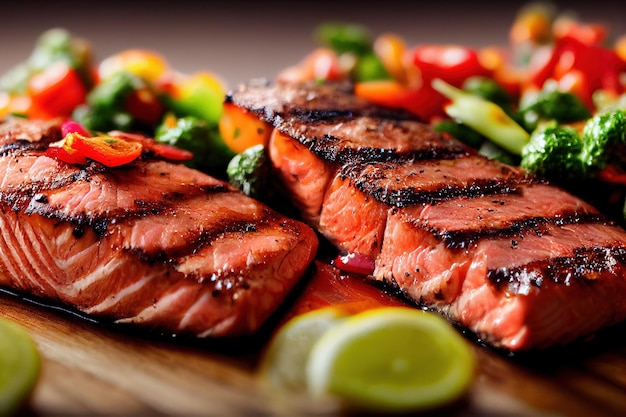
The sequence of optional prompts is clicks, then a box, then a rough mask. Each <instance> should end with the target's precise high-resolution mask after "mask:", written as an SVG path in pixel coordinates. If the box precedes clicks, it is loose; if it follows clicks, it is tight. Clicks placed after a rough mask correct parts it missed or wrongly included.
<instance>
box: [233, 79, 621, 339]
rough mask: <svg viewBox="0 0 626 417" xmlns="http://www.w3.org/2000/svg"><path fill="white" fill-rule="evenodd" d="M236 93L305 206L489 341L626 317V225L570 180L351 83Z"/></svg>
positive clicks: (589, 331) (374, 273)
mask: <svg viewBox="0 0 626 417" xmlns="http://www.w3.org/2000/svg"><path fill="white" fill-rule="evenodd" d="M227 102H230V103H234V105H237V106H239V107H240V108H242V109H244V111H247V112H249V113H252V114H254V115H256V117H258V118H260V119H262V120H264V121H265V122H267V123H268V125H269V127H270V128H272V129H273V132H272V135H271V138H270V139H269V143H268V144H267V150H268V154H269V156H270V159H271V163H272V167H273V170H274V175H275V176H276V177H277V178H278V179H279V182H280V184H281V185H280V186H281V187H282V188H283V189H285V190H287V193H286V195H288V196H289V197H290V198H291V200H292V202H293V205H294V206H295V207H297V209H298V213H300V215H301V220H303V221H305V222H306V223H308V224H309V225H311V226H312V227H314V228H316V229H317V230H318V231H319V233H320V234H321V235H322V236H324V237H325V239H327V240H328V241H329V242H330V243H331V244H332V245H334V246H335V247H336V248H337V249H338V250H339V251H340V253H343V254H351V255H356V256H358V257H360V258H361V259H363V258H365V259H368V260H370V261H371V262H370V263H371V265H373V266H372V270H371V271H369V272H370V273H371V278H374V279H375V280H378V281H382V282H384V283H386V284H388V285H390V286H391V287H392V288H393V289H394V291H395V290H397V291H398V292H400V293H401V294H403V295H404V296H406V297H407V298H408V299H410V300H411V301H412V302H413V303H414V304H415V305H416V306H418V307H420V308H424V309H430V310H433V311H436V312H438V313H440V314H442V315H444V316H446V317H447V318H448V319H449V320H450V321H451V322H453V323H454V324H456V325H458V326H461V327H463V328H465V329H468V330H470V331H471V332H473V333H474V335H476V336H477V337H478V339H479V340H481V341H482V342H484V343H486V344H488V345H491V346H494V347H497V348H501V349H503V350H508V351H522V350H536V349H544V348H548V347H553V346H557V345H564V344H567V343H570V342H573V341H577V340H579V341H580V340H585V339H587V338H588V337H591V336H593V334H595V333H597V331H598V330H600V329H603V328H606V327H609V326H612V325H615V324H617V323H618V322H621V321H623V320H624V319H626V232H625V231H624V230H623V229H622V228H621V227H619V226H618V225H616V224H614V222H611V221H609V220H608V219H607V218H606V217H605V216H603V215H602V214H601V213H600V212H599V211H598V210H597V209H596V208H594V207H593V206H591V205H590V204H588V203H586V202H585V201H583V200H582V199H580V198H578V197H576V196H574V195H572V194H571V193H568V192H566V191H565V190H563V189H561V188H559V187H557V186H555V185H552V184H550V183H548V182H546V181H545V180H543V179H541V178H538V177H535V176H532V175H529V174H528V173H526V172H525V171H524V170H523V169H522V168H520V167H516V166H509V165H506V164H503V163H500V162H497V161H495V160H490V159H487V158H486V157H483V156H481V155H479V154H478V153H477V152H476V151H475V150H473V149H472V148H470V147H468V146H466V145H465V144H463V143H462V142H460V141H458V140H456V139H454V138H452V137H451V136H449V135H447V134H443V133H439V132H436V131H435V130H434V129H433V128H432V127H430V126H429V125H427V124H425V123H423V122H421V121H419V120H417V119H415V117H414V116H412V115H409V114H407V113H405V112H403V111H400V110H395V109H389V108H383V107H379V106H376V105H373V104H371V103H368V102H366V101H365V100H363V99H360V98H359V97H357V96H355V95H354V94H353V91H352V87H351V86H350V85H347V84H342V83H339V84H333V83H326V84H319V85H318V84H280V83H275V84H270V83H250V84H248V85H242V86H240V87H239V88H238V89H236V90H233V91H231V92H230V93H229V95H228V97H227Z"/></svg>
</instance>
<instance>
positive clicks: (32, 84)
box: [28, 61, 87, 119]
mask: <svg viewBox="0 0 626 417" xmlns="http://www.w3.org/2000/svg"><path fill="white" fill-rule="evenodd" d="M28 95H29V97H30V98H31V106H30V109H29V111H28V115H29V116H30V117H31V118H41V119H50V118H54V117H69V116H70V115H71V114H72V112H73V111H74V108H76V106H78V105H80V104H82V103H84V102H85V99H86V97H87V88H86V87H85V84H84V82H83V79H82V78H81V76H80V74H79V73H78V71H77V70H75V69H74V68H72V67H70V66H69V65H67V64H66V63H65V62H62V61H59V62H55V63H54V64H52V65H50V66H49V67H47V68H46V69H44V70H43V71H42V72H40V73H37V74H35V75H33V76H32V77H31V79H30V80H29V82H28Z"/></svg>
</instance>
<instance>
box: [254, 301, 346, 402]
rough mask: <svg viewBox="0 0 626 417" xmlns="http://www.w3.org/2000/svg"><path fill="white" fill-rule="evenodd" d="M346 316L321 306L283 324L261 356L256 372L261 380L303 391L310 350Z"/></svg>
mask: <svg viewBox="0 0 626 417" xmlns="http://www.w3.org/2000/svg"><path fill="white" fill-rule="evenodd" d="M346 314H347V313H345V312H344V311H342V310H341V309H339V308H334V307H325V308H321V309H318V310H313V311H311V312H308V313H304V314H301V315H299V316H296V317H294V318H293V319H291V320H289V321H288V322H287V323H285V324H284V325H283V326H282V327H281V328H280V329H279V330H278V331H277V332H276V334H275V335H274V336H273V337H272V339H271V340H270V342H269V344H268V347H267V348H266V349H265V351H264V352H263V355H262V357H261V362H260V367H259V373H260V376H261V377H262V378H263V381H265V382H267V383H269V384H270V386H272V387H273V388H277V389H281V390H288V391H294V392H295V391H304V390H306V389H307V386H306V374H305V364H306V361H307V358H308V356H309V352H310V351H311V348H312V347H313V345H314V344H315V342H316V341H317V339H319V338H320V337H321V335H322V334H324V333H325V332H326V331H327V330H328V329H330V328H331V327H332V326H333V325H335V324H336V323H338V322H339V321H341V320H342V318H343V317H344V316H345V315H346Z"/></svg>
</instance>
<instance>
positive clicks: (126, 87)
mask: <svg viewBox="0 0 626 417" xmlns="http://www.w3.org/2000/svg"><path fill="white" fill-rule="evenodd" d="M145 85H146V84H145V81H143V80H142V79H141V78H139V77H137V76H136V75H133V74H131V73H129V72H117V73H115V74H113V75H112V76H111V77H109V78H107V79H106V80H103V81H102V82H101V83H100V84H98V85H97V86H96V87H95V88H94V89H93V90H91V91H90V92H89V94H88V95H87V102H86V103H85V104H83V105H81V106H78V107H77V108H76V109H75V110H74V113H73V115H72V117H73V118H74V119H75V120H76V121H78V122H80V123H81V124H82V125H83V126H85V127H86V128H87V129H89V130H92V131H99V132H106V131H109V130H124V131H144V132H146V133H149V134H151V133H152V132H151V131H150V129H149V128H148V127H146V126H140V124H139V122H137V121H136V120H134V118H133V116H132V115H131V114H130V113H129V112H128V111H127V110H126V109H125V100H126V98H127V97H128V95H129V94H130V93H132V92H133V91H134V90H137V89H139V88H142V87H144V86H145Z"/></svg>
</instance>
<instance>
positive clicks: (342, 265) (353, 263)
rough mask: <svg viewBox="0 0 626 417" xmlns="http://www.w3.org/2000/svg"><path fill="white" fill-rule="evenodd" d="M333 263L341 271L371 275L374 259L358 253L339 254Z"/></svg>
mask: <svg viewBox="0 0 626 417" xmlns="http://www.w3.org/2000/svg"><path fill="white" fill-rule="evenodd" d="M333 265H335V266H336V267H337V268H339V269H341V270H342V271H345V272H351V273H354V274H359V275H371V274H372V273H373V272H374V260H373V259H372V258H370V257H369V256H365V255H361V254H359V253H349V254H346V255H339V256H337V257H336V258H335V260H334V261H333Z"/></svg>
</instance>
